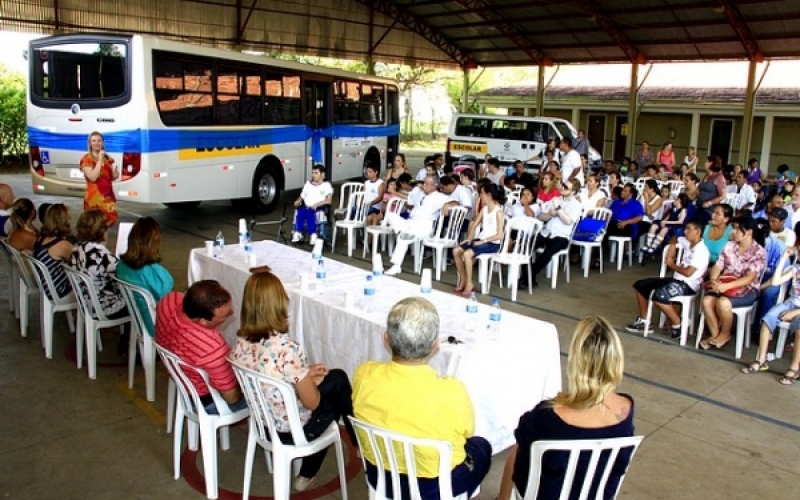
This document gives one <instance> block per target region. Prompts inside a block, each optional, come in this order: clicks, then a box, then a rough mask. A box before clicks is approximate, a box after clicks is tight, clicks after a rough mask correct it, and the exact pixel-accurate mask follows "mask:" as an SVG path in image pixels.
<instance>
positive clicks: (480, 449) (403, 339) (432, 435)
mask: <svg viewBox="0 0 800 500" xmlns="http://www.w3.org/2000/svg"><path fill="white" fill-rule="evenodd" d="M383 340H384V343H385V344H386V346H387V347H388V348H389V350H390V351H391V353H392V360H391V361H390V362H388V363H384V362H380V361H367V362H366V363H364V364H362V365H361V366H359V367H358V369H356V372H355V374H354V375H353V413H354V415H355V417H356V418H358V419H359V420H362V421H364V422H367V423H370V424H372V425H376V426H378V427H383V428H385V429H390V430H392V431H395V432H398V433H401V434H404V435H407V436H413V437H417V438H427V439H436V440H439V441H446V442H449V443H450V444H451V445H452V447H453V455H452V460H451V463H450V468H451V481H452V484H453V495H455V496H458V495H460V494H462V493H468V495H470V496H471V495H472V493H473V492H474V491H475V490H477V489H478V486H480V484H481V481H483V478H484V477H486V474H487V473H488V472H489V468H490V467H491V465H492V446H491V445H490V444H489V442H488V441H487V440H486V439H484V438H482V437H478V436H473V434H474V432H475V413H474V409H473V407H472V402H471V401H470V399H469V395H468V394H467V389H466V387H464V384H462V383H461V382H460V381H459V380H456V379H455V378H452V377H439V375H438V374H437V373H436V371H435V370H434V369H433V368H431V367H430V366H428V361H430V359H431V358H432V357H433V356H434V355H435V354H436V353H437V352H438V351H439V314H438V313H437V312H436V307H435V306H434V305H433V304H432V303H431V302H429V301H428V300H425V299H422V298H418V297H409V298H406V299H403V300H401V301H400V302H398V303H397V304H395V305H394V307H392V310H391V311H389V317H388V319H387V328H386V333H385V334H384V336H383ZM369 451H370V450H364V458H365V459H366V461H367V462H366V463H367V480H368V481H369V483H370V484H371V485H372V486H373V487H374V486H375V485H376V484H377V479H378V473H379V471H378V469H377V467H376V466H375V465H374V464H375V462H376V460H375V458H374V457H373V456H372V454H371V453H370V452H369ZM399 467H400V472H401V473H402V474H401V478H400V479H401V489H402V498H410V495H409V494H408V478H407V476H406V475H405V473H406V472H407V471H406V470H405V467H404V464H399ZM416 468H417V476H418V477H417V480H418V484H419V489H420V492H421V493H422V498H423V500H433V499H436V500H438V499H439V498H440V495H439V480H438V476H439V455H438V453H436V452H435V451H433V450H430V449H425V448H421V449H417V450H416ZM380 473H383V474H386V478H387V482H388V484H391V475H390V473H389V472H388V471H380ZM395 498H399V496H397V495H396V496H395Z"/></svg>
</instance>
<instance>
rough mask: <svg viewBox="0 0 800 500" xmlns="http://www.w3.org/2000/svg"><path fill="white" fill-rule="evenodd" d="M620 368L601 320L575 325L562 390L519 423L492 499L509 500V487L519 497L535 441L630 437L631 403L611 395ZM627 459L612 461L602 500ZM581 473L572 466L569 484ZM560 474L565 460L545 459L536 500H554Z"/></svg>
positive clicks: (617, 349)
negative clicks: (574, 470) (500, 479)
mask: <svg viewBox="0 0 800 500" xmlns="http://www.w3.org/2000/svg"><path fill="white" fill-rule="evenodd" d="M624 367H625V362H624V355H623V351H622V343H621V342H620V339H619V336H618V335H617V332H616V330H614V327H613V326H612V325H611V323H609V322H608V320H607V319H605V318H603V317H602V316H587V317H585V318H583V319H582V320H581V321H579V322H578V325H577V326H576V328H575V333H574V335H573V336H572V342H571V344H570V347H569V357H568V358H567V389H566V390H565V391H562V392H560V393H559V394H558V395H557V396H556V397H555V398H553V399H552V400H550V401H542V402H541V403H539V404H538V405H537V406H536V408H534V409H533V410H532V411H529V412H528V413H525V414H524V415H522V417H520V420H519V427H517V430H516V431H514V436H515V437H516V440H517V444H516V445H514V446H513V447H512V449H511V453H510V454H509V456H508V460H507V461H506V466H505V469H504V471H503V479H502V482H501V485H500V494H499V495H498V499H501V500H506V499H507V498H510V496H511V488H512V487H513V486H516V489H517V491H518V492H519V493H520V494H522V495H524V494H525V491H526V489H527V487H528V472H529V469H530V460H531V457H530V448H531V444H532V443H533V442H535V441H549V440H576V439H609V438H616V437H627V436H633V410H634V405H633V398H632V397H631V396H629V395H627V394H619V393H617V392H616V388H617V386H618V385H619V384H620V382H622V374H623V371H624ZM630 457H631V452H630V450H622V451H620V453H619V455H617V459H616V462H615V463H614V465H613V467H612V468H611V475H610V477H609V478H608V483H606V487H605V491H604V492H603V494H602V498H605V499H611V498H614V496H615V494H616V492H617V488H618V486H619V481H620V478H621V477H622V476H623V475H624V474H625V471H626V470H627V468H628V464H629V463H630ZM607 460H608V459H607V457H601V459H600V462H599V463H598V465H597V468H598V470H602V469H603V467H605V462H606V461H607ZM586 468H587V464H586V463H585V462H583V461H581V462H579V463H578V469H577V471H576V475H575V481H574V483H575V484H582V483H583V477H584V476H585V474H586ZM566 470H567V456H566V454H564V453H555V452H554V453H548V454H547V455H546V456H545V457H544V463H543V464H542V469H541V474H542V476H541V478H540V483H539V492H538V497H537V498H559V495H560V494H561V488H562V485H563V481H564V474H565V472H566ZM596 488H597V487H596V486H593V488H592V491H590V492H589V498H595V497H596V495H597V491H596Z"/></svg>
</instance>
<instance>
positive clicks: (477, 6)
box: [458, 0, 553, 66]
mask: <svg viewBox="0 0 800 500" xmlns="http://www.w3.org/2000/svg"><path fill="white" fill-rule="evenodd" d="M458 3H459V4H461V5H463V6H464V7H466V8H468V9H473V10H475V14H477V15H478V16H480V17H482V18H483V19H485V20H486V24H487V25H488V26H491V27H492V28H494V29H496V30H497V31H498V32H500V33H502V34H503V35H505V37H506V38H508V39H509V40H511V41H512V42H514V44H515V45H516V46H517V47H519V48H520V50H522V51H523V52H525V53H526V54H527V55H528V56H529V57H530V58H531V61H530V62H533V63H536V64H538V65H545V66H552V65H553V61H552V59H550V57H549V56H548V55H547V54H545V53H544V52H542V51H541V50H540V49H539V48H538V47H537V46H536V45H535V44H534V43H533V41H532V40H531V39H530V38H528V36H527V35H526V34H525V33H524V32H523V31H522V30H521V29H519V28H518V27H517V26H516V25H515V24H513V23H511V22H509V17H507V16H504V15H502V14H500V13H499V12H497V11H496V10H495V9H493V8H492V7H491V6H490V5H489V4H488V3H487V2H486V1H485V0H458ZM530 62H529V63H528V64H530Z"/></svg>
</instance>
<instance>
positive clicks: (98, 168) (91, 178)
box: [80, 132, 119, 227]
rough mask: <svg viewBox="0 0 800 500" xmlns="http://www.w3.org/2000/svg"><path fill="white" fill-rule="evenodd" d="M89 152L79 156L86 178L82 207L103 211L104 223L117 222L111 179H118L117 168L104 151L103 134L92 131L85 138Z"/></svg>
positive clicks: (115, 199)
mask: <svg viewBox="0 0 800 500" xmlns="http://www.w3.org/2000/svg"><path fill="white" fill-rule="evenodd" d="M87 146H88V149H89V152H88V153H86V154H85V155H83V158H81V163H80V169H81V172H83V175H84V177H85V178H86V194H85V195H84V197H83V209H84V210H90V209H92V208H97V209H99V210H101V211H102V212H103V215H104V216H105V218H106V225H107V226H108V227H111V226H113V225H114V224H115V223H116V222H117V198H116V196H114V189H113V186H112V183H113V181H115V180H117V179H119V168H117V166H116V165H114V159H113V158H111V157H110V156H108V154H106V151H105V142H104V139H103V134H101V133H100V132H92V133H91V134H89V139H88V140H87Z"/></svg>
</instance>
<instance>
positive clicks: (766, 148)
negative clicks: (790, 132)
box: [758, 115, 775, 177]
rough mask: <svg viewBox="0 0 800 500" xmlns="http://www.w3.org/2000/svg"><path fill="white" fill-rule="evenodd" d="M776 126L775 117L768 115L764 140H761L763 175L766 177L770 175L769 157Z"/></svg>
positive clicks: (760, 162) (765, 121)
mask: <svg viewBox="0 0 800 500" xmlns="http://www.w3.org/2000/svg"><path fill="white" fill-rule="evenodd" d="M774 125H775V117H774V116H772V115H767V116H765V117H764V138H763V139H762V140H761V161H759V162H758V164H759V166H760V167H761V173H763V174H764V176H765V177H766V175H767V173H769V157H770V155H771V154H772V128H773V126H774Z"/></svg>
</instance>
